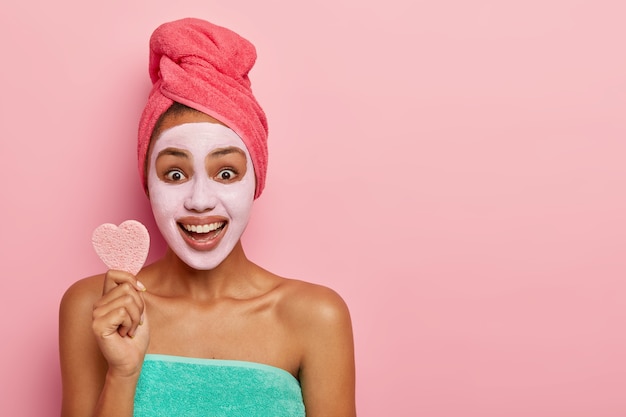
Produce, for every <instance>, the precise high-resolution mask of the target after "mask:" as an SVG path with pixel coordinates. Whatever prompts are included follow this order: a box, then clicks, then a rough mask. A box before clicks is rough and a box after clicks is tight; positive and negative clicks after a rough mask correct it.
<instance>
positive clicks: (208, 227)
mask: <svg viewBox="0 0 626 417" xmlns="http://www.w3.org/2000/svg"><path fill="white" fill-rule="evenodd" d="M223 225H224V222H217V223H210V224H199V225H195V224H184V225H183V227H184V228H185V230H186V231H188V232H193V233H210V232H212V231H214V230H217V229H219V228H220V227H222V226H223Z"/></svg>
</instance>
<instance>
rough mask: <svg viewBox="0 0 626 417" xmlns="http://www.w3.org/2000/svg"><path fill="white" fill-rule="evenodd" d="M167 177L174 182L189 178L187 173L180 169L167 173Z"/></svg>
mask: <svg viewBox="0 0 626 417" xmlns="http://www.w3.org/2000/svg"><path fill="white" fill-rule="evenodd" d="M165 179H167V180H168V181H172V182H178V181H183V180H185V179H187V177H186V176H185V174H183V172H182V171H180V170H178V169H173V170H171V171H168V172H166V173H165Z"/></svg>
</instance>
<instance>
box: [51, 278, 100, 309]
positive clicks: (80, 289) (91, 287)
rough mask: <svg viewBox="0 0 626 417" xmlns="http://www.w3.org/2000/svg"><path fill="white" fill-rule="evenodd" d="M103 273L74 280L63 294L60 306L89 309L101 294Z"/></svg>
mask: <svg viewBox="0 0 626 417" xmlns="http://www.w3.org/2000/svg"><path fill="white" fill-rule="evenodd" d="M103 283H104V274H99V275H93V276H91V277H87V278H83V279H80V280H78V281H76V282H74V283H73V284H72V285H70V286H69V288H68V289H67V290H66V291H65V293H64V294H63V298H62V299H61V308H70V309H72V310H73V309H77V308H78V309H81V310H84V309H89V310H91V309H92V307H93V304H94V302H95V301H96V300H98V299H99V298H100V297H101V296H102V286H103Z"/></svg>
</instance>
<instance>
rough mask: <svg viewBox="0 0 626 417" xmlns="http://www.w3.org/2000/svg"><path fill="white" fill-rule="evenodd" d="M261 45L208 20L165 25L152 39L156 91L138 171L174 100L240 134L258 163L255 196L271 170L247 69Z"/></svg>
mask: <svg viewBox="0 0 626 417" xmlns="http://www.w3.org/2000/svg"><path fill="white" fill-rule="evenodd" d="M255 61H256V49H255V48H254V45H252V44H251V43H250V42H249V41H248V40H246V39H244V38H243V37H241V36H239V35H238V34H236V33H235V32H233V31H231V30H229V29H226V28H224V27H221V26H217V25H214V24H212V23H209V22H207V21H204V20H200V19H194V18H186V19H181V20H176V21H173V22H169V23H164V24H163V25H161V26H159V27H158V28H157V29H156V30H155V31H154V32H153V33H152V36H151V37H150V62H149V72H150V78H151V80H152V90H151V92H150V95H149V96H148V102H147V103H146V106H145V108H144V110H143V114H142V116H141V119H140V121H139V135H138V143H137V145H138V146H137V153H138V163H139V174H140V176H141V181H142V183H143V186H144V188H147V184H146V176H145V172H144V171H145V159H146V153H147V151H148V147H149V144H150V137H151V135H152V131H153V130H154V127H155V124H156V122H157V120H158V119H159V117H160V116H161V115H162V114H163V113H165V111H166V110H167V109H168V108H169V107H170V106H171V105H172V103H173V102H174V101H176V102H178V103H181V104H184V105H186V106H188V107H191V108H193V109H196V110H198V111H201V112H203V113H205V114H208V115H209V116H212V117H214V118H215V119H217V120H219V121H220V122H222V123H224V124H225V125H226V126H228V127H229V128H231V129H232V130H233V131H234V132H235V133H237V134H238V135H239V137H241V139H242V140H243V142H244V143H245V145H246V147H247V148H248V152H249V153H250V158H251V159H252V164H253V165H254V173H255V174H256V190H255V198H256V197H258V196H259V195H260V194H261V192H262V191H263V187H264V186H265V175H266V172H267V132H268V130H267V119H266V116H265V113H264V112H263V109H262V108H261V106H260V105H259V104H258V102H257V101H256V99H255V97H254V95H253V94H252V89H251V83H250V79H249V78H248V73H249V72H250V70H251V69H252V67H253V65H254V63H255Z"/></svg>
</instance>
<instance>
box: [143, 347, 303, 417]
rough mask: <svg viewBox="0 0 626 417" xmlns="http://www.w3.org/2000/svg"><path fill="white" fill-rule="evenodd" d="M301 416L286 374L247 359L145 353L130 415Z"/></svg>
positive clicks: (298, 394)
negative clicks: (200, 357)
mask: <svg viewBox="0 0 626 417" xmlns="http://www.w3.org/2000/svg"><path fill="white" fill-rule="evenodd" d="M172 416H181V417H182V416H185V417H240V416H241V417H244V416H245V417H304V416H305V412H304V403H303V401H302V391H301V389H300V384H299V382H298V381H297V380H296V379H295V378H294V377H293V375H291V374H290V373H289V372H287V371H285V370H283V369H279V368H275V367H273V366H269V365H263V364H259V363H253V362H245V361H229V360H215V359H197V358H186V357H180V356H169V355H152V354H148V355H146V357H145V360H144V364H143V368H142V370H141V376H140V378H139V382H138V384H137V391H136V393H135V412H134V417H172Z"/></svg>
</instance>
